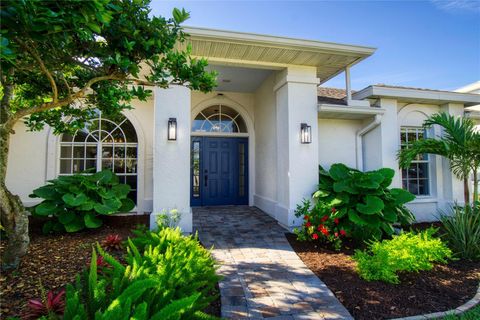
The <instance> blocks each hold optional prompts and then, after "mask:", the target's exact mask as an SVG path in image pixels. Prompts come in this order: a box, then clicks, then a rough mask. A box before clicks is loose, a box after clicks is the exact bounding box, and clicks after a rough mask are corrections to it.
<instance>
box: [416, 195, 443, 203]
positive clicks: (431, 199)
mask: <svg viewBox="0 0 480 320" xmlns="http://www.w3.org/2000/svg"><path fill="white" fill-rule="evenodd" d="M433 202H438V199H437V198H436V197H433V196H417V197H416V198H415V200H413V201H412V202H410V203H433Z"/></svg>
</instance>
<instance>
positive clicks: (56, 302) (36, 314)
mask: <svg viewBox="0 0 480 320" xmlns="http://www.w3.org/2000/svg"><path fill="white" fill-rule="evenodd" d="M43 292H44V291H43V290H42V294H43ZM64 309H65V289H62V290H60V291H59V292H58V293H54V292H53V291H49V292H48V293H47V296H46V297H43V298H42V299H31V300H28V303H27V312H26V314H24V315H23V319H38V318H41V317H43V316H46V317H48V318H51V317H54V318H57V316H61V315H63V311H64Z"/></svg>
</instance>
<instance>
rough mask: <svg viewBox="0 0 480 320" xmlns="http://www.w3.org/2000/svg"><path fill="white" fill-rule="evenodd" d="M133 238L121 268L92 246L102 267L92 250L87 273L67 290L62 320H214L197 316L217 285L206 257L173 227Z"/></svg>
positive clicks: (212, 265) (206, 253) (192, 239)
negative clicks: (102, 266)
mask: <svg viewBox="0 0 480 320" xmlns="http://www.w3.org/2000/svg"><path fill="white" fill-rule="evenodd" d="M137 235H139V236H140V237H139V238H133V239H129V240H128V248H127V250H128V251H127V256H126V262H127V263H126V265H123V264H122V263H120V262H119V261H118V260H116V259H115V258H114V257H113V256H111V255H109V254H108V253H106V252H104V251H103V250H102V248H101V247H100V246H97V250H98V252H99V253H100V254H101V256H102V257H103V259H104V261H105V262H106V263H107V264H108V267H106V268H102V269H101V270H100V269H99V268H98V267H97V263H96V261H97V256H96V253H97V250H93V253H92V258H91V264H90V269H89V270H88V271H85V272H84V273H83V274H82V276H78V277H77V281H76V284H75V285H74V286H72V285H70V286H68V287H67V294H66V307H65V316H64V319H65V320H69V319H72V320H73V319H138V320H142V319H158V320H160V319H161V320H164V319H215V318H214V317H211V316H208V315H206V314H204V313H203V312H202V311H201V310H203V309H204V308H205V307H206V306H208V305H209V304H210V302H211V301H213V300H214V299H215V298H216V297H215V296H213V295H212V289H213V288H214V286H215V284H216V283H217V282H218V280H219V277H218V276H217V275H216V273H215V270H216V266H215V263H214V260H213V259H212V257H211V255H210V252H209V251H208V250H206V249H204V248H203V247H202V246H201V245H200V244H199V242H198V240H197V239H196V238H195V237H191V236H190V237H185V236H182V234H181V231H180V229H178V228H177V229H171V228H162V229H161V230H159V231H157V232H150V231H145V230H144V231H139V230H137ZM135 243H141V247H137V246H136V245H135Z"/></svg>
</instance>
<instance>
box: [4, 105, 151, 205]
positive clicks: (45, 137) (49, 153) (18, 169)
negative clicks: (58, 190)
mask: <svg viewBox="0 0 480 320" xmlns="http://www.w3.org/2000/svg"><path fill="white" fill-rule="evenodd" d="M132 105H133V106H134V109H133V110H126V111H125V115H126V116H127V118H128V119H129V120H130V121H131V122H132V124H133V125H134V127H135V129H136V130H137V136H138V139H139V148H138V153H139V154H138V158H139V161H141V162H142V163H139V165H138V177H139V178H138V194H139V199H138V200H139V202H138V211H139V212H149V211H151V210H152V182H153V178H152V173H153V170H152V167H153V164H152V159H153V154H152V150H153V149H152V143H153V99H151V100H148V101H147V102H141V101H136V102H134V103H133V104H132ZM14 130H15V134H13V135H12V136H11V141H10V152H9V156H8V170H7V178H6V183H7V186H8V188H9V189H10V190H11V191H12V192H13V193H14V194H17V195H19V196H20V198H21V199H22V201H23V202H24V204H25V205H27V206H31V205H34V204H36V203H38V200H36V199H32V198H29V197H28V195H29V194H31V192H32V190H33V189H35V188H38V187H40V186H42V185H44V184H45V183H46V181H47V180H50V179H53V178H55V177H56V176H57V174H58V150H59V143H58V142H59V141H58V140H59V137H58V136H54V135H53V134H51V129H50V128H49V127H46V128H45V129H44V130H42V131H39V132H28V131H26V127H25V125H24V124H23V122H22V121H19V122H18V123H16V124H15V127H14ZM142 172H143V174H142Z"/></svg>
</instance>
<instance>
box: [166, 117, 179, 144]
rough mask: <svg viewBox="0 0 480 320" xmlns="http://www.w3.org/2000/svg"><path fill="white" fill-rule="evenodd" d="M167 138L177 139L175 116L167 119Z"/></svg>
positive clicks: (170, 139)
mask: <svg viewBox="0 0 480 320" xmlns="http://www.w3.org/2000/svg"><path fill="white" fill-rule="evenodd" d="M168 140H169V141H175V140H177V118H170V119H168Z"/></svg>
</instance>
